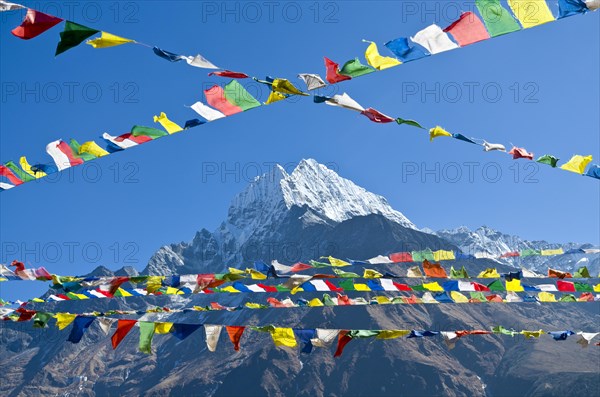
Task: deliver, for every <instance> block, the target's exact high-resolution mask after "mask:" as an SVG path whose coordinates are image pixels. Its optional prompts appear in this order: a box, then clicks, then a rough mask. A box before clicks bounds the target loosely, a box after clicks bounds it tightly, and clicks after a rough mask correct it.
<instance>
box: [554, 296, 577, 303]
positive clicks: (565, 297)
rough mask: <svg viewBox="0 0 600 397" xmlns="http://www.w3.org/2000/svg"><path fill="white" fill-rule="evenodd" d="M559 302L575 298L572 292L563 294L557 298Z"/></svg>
mask: <svg viewBox="0 0 600 397" xmlns="http://www.w3.org/2000/svg"><path fill="white" fill-rule="evenodd" d="M558 301H559V302H577V298H575V295H573V294H566V295H563V296H562V297H561V298H560V299H559V300H558Z"/></svg>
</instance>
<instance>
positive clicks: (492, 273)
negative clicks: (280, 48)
mask: <svg viewBox="0 0 600 397" xmlns="http://www.w3.org/2000/svg"><path fill="white" fill-rule="evenodd" d="M477 278H500V274H499V273H498V271H497V270H496V269H492V268H489V269H485V270H484V271H482V272H481V273H479V275H478V276H477Z"/></svg>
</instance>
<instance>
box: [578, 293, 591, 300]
mask: <svg viewBox="0 0 600 397" xmlns="http://www.w3.org/2000/svg"><path fill="white" fill-rule="evenodd" d="M577 300H578V301H580V302H593V301H594V294H592V293H591V292H584V293H583V294H581V296H580V297H579V299H577Z"/></svg>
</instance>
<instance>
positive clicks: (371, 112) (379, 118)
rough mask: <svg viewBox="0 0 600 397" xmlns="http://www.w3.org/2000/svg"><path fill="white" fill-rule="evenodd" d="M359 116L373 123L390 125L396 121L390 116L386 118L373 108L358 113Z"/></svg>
mask: <svg viewBox="0 0 600 397" xmlns="http://www.w3.org/2000/svg"><path fill="white" fill-rule="evenodd" d="M360 114H362V115H364V116H367V117H368V118H369V120H371V121H373V122H375V123H391V122H393V121H396V119H393V118H391V117H390V116H386V115H385V114H383V113H380V112H379V111H377V110H375V109H373V108H367V109H365V110H363V111H362V112H360Z"/></svg>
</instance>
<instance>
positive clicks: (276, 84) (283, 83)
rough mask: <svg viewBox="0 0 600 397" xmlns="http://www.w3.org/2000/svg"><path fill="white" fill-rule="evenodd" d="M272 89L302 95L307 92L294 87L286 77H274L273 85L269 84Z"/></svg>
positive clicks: (305, 94)
mask: <svg viewBox="0 0 600 397" xmlns="http://www.w3.org/2000/svg"><path fill="white" fill-rule="evenodd" d="M271 87H272V88H273V91H277V92H281V93H282V94H288V95H304V96H307V95H308V94H307V93H304V92H302V91H300V90H299V89H298V88H296V87H295V86H294V85H293V84H292V83H290V81H289V80H287V79H275V80H273V85H272V86H271Z"/></svg>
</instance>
